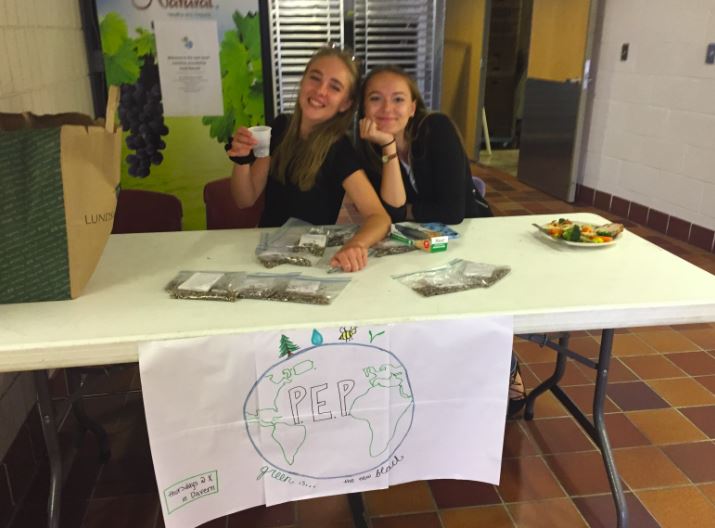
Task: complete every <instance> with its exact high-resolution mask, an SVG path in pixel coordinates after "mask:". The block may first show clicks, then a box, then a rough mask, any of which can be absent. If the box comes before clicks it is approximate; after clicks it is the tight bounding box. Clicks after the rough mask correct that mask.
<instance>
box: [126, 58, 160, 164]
mask: <svg viewBox="0 0 715 528" xmlns="http://www.w3.org/2000/svg"><path fill="white" fill-rule="evenodd" d="M119 120H120V121H121V123H122V127H123V128H124V130H128V131H129V135H127V138H126V143H127V148H128V149H129V150H132V151H134V152H133V153H131V154H129V155H128V156H127V158H126V161H127V164H128V165H129V167H128V172H129V174H130V175H132V176H136V177H137V178H146V177H147V176H149V172H150V168H151V165H159V164H160V163H161V162H162V161H163V160H164V156H163V154H162V153H161V152H160V151H161V150H163V149H164V148H165V147H166V143H165V142H164V140H163V139H162V136H165V135H167V134H168V133H169V128H168V127H167V126H166V125H165V124H164V107H163V105H162V104H161V87H160V86H159V67H158V66H157V64H156V62H155V61H154V56H153V55H144V64H143V65H142V67H141V71H140V72H139V79H138V80H137V82H136V83H134V84H122V87H121V98H120V101H119Z"/></svg>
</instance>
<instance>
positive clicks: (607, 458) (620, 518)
mask: <svg viewBox="0 0 715 528" xmlns="http://www.w3.org/2000/svg"><path fill="white" fill-rule="evenodd" d="M521 337H522V338H524V339H527V340H529V341H534V342H537V343H539V344H541V345H542V346H548V347H549V348H553V349H554V350H555V351H556V352H557V356H556V366H555V368H554V373H553V374H552V375H551V376H550V377H549V378H548V379H546V380H544V381H543V382H541V383H540V384H539V385H538V386H537V387H535V388H534V389H533V390H532V391H531V393H530V394H529V395H528V396H527V399H526V409H525V411H524V419H526V420H531V419H533V417H534V403H535V401H536V398H538V397H539V396H540V395H541V394H543V393H544V392H546V391H547V390H550V391H551V392H552V393H553V395H554V396H556V398H557V399H558V400H559V401H560V402H561V403H562V404H563V405H564V407H566V409H567V410H568V411H569V412H570V413H571V415H572V416H573V417H574V418H575V419H576V421H577V422H578V423H579V425H581V427H583V429H584V430H585V431H586V432H587V433H588V435H589V436H590V437H591V439H592V440H593V441H594V442H595V443H596V445H597V446H598V448H599V449H600V451H601V456H602V457H603V464H604V466H605V469H606V475H607V476H608V483H609V485H610V487H611V495H613V501H614V503H615V506H616V517H617V527H618V528H627V527H628V506H627V504H626V498H625V495H624V493H623V487H622V486H621V479H620V477H619V476H618V471H617V470H616V464H615V462H614V461H613V452H612V451H611V444H610V442H609V441H608V435H607V433H606V424H605V422H604V417H603V414H604V412H603V411H604V404H605V401H606V387H607V386H608V369H609V367H610V364H611V352H612V348H613V330H612V329H606V330H603V331H602V333H601V347H600V351H599V355H598V362H597V363H594V362H593V361H591V360H589V359H588V358H586V357H583V356H580V355H579V354H576V353H575V352H573V351H572V350H569V348H568V334H562V335H561V337H559V340H558V344H556V343H554V342H553V341H551V340H550V339H549V338H548V337H547V336H539V337H537V336H534V335H526V336H521ZM568 358H572V359H575V360H577V361H579V362H580V363H583V364H584V365H587V366H589V367H591V368H594V369H596V387H595V390H594V395H593V422H592V421H591V420H589V419H588V417H587V416H586V415H585V414H583V412H582V411H581V409H579V408H578V406H577V405H576V404H575V403H574V402H573V401H572V400H571V398H569V397H568V395H567V394H566V393H565V392H564V391H563V390H562V389H561V387H560V386H559V384H558V383H559V381H560V380H561V378H562V377H563V375H564V372H565V370H566V360H567V359H568Z"/></svg>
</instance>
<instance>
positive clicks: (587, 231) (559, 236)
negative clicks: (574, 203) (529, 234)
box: [537, 218, 623, 248]
mask: <svg viewBox="0 0 715 528" xmlns="http://www.w3.org/2000/svg"><path fill="white" fill-rule="evenodd" d="M537 227H538V228H539V232H540V233H542V234H543V235H545V236H547V237H548V238H550V239H551V240H556V241H558V242H561V243H564V244H567V245H569V246H576V247H587V248H597V247H606V246H612V245H613V244H615V243H616V242H617V241H618V237H619V236H620V234H621V233H622V232H623V224H613V223H611V224H604V225H595V224H587V223H585V222H576V221H573V220H569V219H567V218H559V219H557V220H552V221H551V222H549V223H548V224H544V225H541V226H537Z"/></svg>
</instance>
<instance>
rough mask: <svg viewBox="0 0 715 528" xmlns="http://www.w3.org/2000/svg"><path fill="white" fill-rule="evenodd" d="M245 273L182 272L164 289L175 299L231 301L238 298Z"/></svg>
mask: <svg viewBox="0 0 715 528" xmlns="http://www.w3.org/2000/svg"><path fill="white" fill-rule="evenodd" d="M244 275H245V273H243V272H221V271H180V272H179V273H178V274H177V275H176V276H175V277H174V278H173V279H171V281H170V282H169V283H168V284H167V285H166V286H165V287H164V289H165V290H166V291H167V292H168V293H169V295H170V296H171V297H172V298H173V299H203V300H211V301H230V302H233V301H235V300H236V299H237V298H238V293H237V292H238V286H239V284H240V283H241V282H242V279H243V277H244Z"/></svg>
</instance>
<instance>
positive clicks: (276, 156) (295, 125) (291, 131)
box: [271, 47, 360, 191]
mask: <svg viewBox="0 0 715 528" xmlns="http://www.w3.org/2000/svg"><path fill="white" fill-rule="evenodd" d="M323 57H337V58H339V59H340V60H341V61H342V62H343V64H345V67H346V68H347V69H348V72H349V73H350V77H351V84H350V86H349V87H348V95H347V96H348V98H349V100H350V107H349V108H348V109H347V110H345V111H344V112H338V113H337V114H336V115H335V116H334V117H332V118H331V119H328V120H327V121H326V122H324V123H320V124H319V125H316V126H315V128H314V129H313V130H312V131H311V132H310V134H309V135H308V137H307V138H301V137H300V123H301V121H302V119H303V111H302V110H301V108H300V104H299V103H297V102H296V105H295V110H294V111H293V115H292V116H291V117H290V122H289V123H288V128H287V129H286V131H285V134H284V135H283V139H282V140H281V142H280V144H279V145H278V147H277V148H276V150H275V151H274V152H273V154H272V156H271V174H272V175H273V177H274V178H275V179H276V180H278V181H279V182H281V183H286V181H287V180H289V181H290V182H291V183H294V184H296V185H298V187H299V188H300V190H301V191H307V190H309V189H311V188H312V187H313V186H314V185H315V179H316V177H317V175H318V172H319V171H320V166H321V165H322V164H323V162H324V161H325V158H326V156H327V155H328V151H329V150H330V147H331V146H333V144H334V143H335V142H336V141H338V140H339V139H340V138H341V137H342V136H343V135H344V134H345V132H346V131H347V130H348V127H349V126H350V124H351V123H352V119H353V114H354V113H355V107H356V105H357V90H358V85H359V81H360V73H359V70H358V67H357V65H356V64H355V62H354V61H353V59H352V57H351V56H350V54H349V53H347V52H345V51H343V50H341V49H339V48H332V47H323V48H320V49H318V50H317V51H316V52H315V53H314V54H313V56H312V57H311V58H310V61H308V64H307V65H306V67H305V70H304V71H303V76H302V77H301V84H302V83H303V79H305V76H306V74H307V73H308V71H309V70H310V67H311V66H312V64H313V63H314V62H315V61H316V60H318V59H321V58H323ZM288 167H290V169H291V170H290V172H289V171H288Z"/></svg>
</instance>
